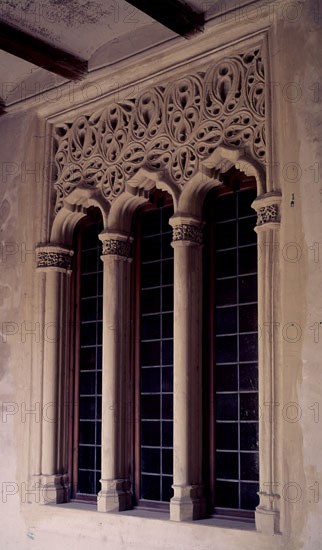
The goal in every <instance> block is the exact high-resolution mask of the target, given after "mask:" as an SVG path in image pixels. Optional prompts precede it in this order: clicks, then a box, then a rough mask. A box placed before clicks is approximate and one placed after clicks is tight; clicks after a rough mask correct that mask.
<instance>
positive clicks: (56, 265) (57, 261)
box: [36, 243, 74, 273]
mask: <svg viewBox="0 0 322 550" xmlns="http://www.w3.org/2000/svg"><path fill="white" fill-rule="evenodd" d="M73 254H74V251H73V250H70V249H69V248H65V247H63V246H60V245H57V244H51V243H48V244H40V245H38V246H37V247H36V262H37V263H36V267H37V269H38V270H39V271H60V272H63V273H66V272H67V273H70V272H71V271H72V257H73Z"/></svg>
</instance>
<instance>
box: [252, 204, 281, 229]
mask: <svg viewBox="0 0 322 550" xmlns="http://www.w3.org/2000/svg"><path fill="white" fill-rule="evenodd" d="M279 221H280V216H279V208H278V204H269V205H268V206H262V208H260V209H259V210H258V212H257V222H256V225H257V226H258V225H264V223H270V222H275V223H276V222H279Z"/></svg>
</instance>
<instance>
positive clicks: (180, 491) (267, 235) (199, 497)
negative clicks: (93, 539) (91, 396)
mask: <svg viewBox="0 0 322 550" xmlns="http://www.w3.org/2000/svg"><path fill="white" fill-rule="evenodd" d="M250 46H252V47H253V48H254V47H255V46H257V47H260V48H261V46H263V43H262V44H261V43H259V41H258V37H257V38H256V42H255V43H254V40H253V39H252V40H250V41H247V47H250ZM234 48H235V51H236V46H235V47H234ZM238 48H239V51H244V50H243V49H242V50H241V48H242V47H241V45H240V44H239V45H238ZM263 49H264V51H267V50H265V47H264V46H263ZM227 50H228V51H229V47H228V48H227ZM220 55H221V56H222V52H221V53H220ZM214 57H215V61H216V60H217V59H218V52H216V54H215V56H214ZM228 58H229V56H228ZM199 63H200V60H199V59H198V60H197V61H196V67H198V66H199ZM191 66H192V63H190V64H189V71H190V72H191ZM266 68H267V59H266ZM267 72H268V71H267ZM246 97H248V96H247V93H246ZM265 100H266V101H267V106H268V107H269V101H270V97H269V92H268V85H267V83H266V85H265ZM104 104H106V101H105V102H104ZM267 111H268V114H266V115H265V124H266V129H267V133H268V139H267V146H266V153H267V161H266V164H265V165H263V164H260V163H259V162H257V161H256V159H255V158H254V157H253V156H252V155H250V154H249V151H248V149H247V147H244V146H239V147H237V146H234V145H230V146H229V145H227V144H223V145H220V146H218V147H216V148H215V150H214V151H212V152H211V153H210V154H208V155H207V156H206V158H204V159H203V160H200V161H199V165H198V168H197V170H195V171H194V173H193V175H192V176H191V177H188V179H187V181H185V184H184V186H179V187H178V186H176V185H175V184H174V183H173V181H171V178H170V179H169V177H166V176H165V170H164V169H161V170H158V169H156V168H155V167H154V169H151V167H146V166H145V165H143V166H141V167H140V168H139V169H138V170H137V171H136V172H135V174H134V175H132V176H131V177H129V178H128V179H127V181H126V182H125V185H124V188H123V190H122V191H121V193H120V194H119V195H118V196H117V197H114V198H113V201H109V200H106V198H107V199H108V198H109V197H106V195H105V197H104V196H102V192H101V191H100V190H99V189H98V188H97V186H96V187H95V186H89V185H88V183H85V182H84V179H83V180H82V179H80V180H79V181H78V182H77V184H76V185H73V184H71V183H70V182H68V181H67V180H66V179H64V177H63V179H62V180H61V182H62V183H63V184H64V185H65V191H66V189H67V193H65V191H64V192H63V194H62V192H61V188H60V191H59V184H58V186H57V185H56V189H57V191H58V194H57V201H58V202H57V203H56V206H57V205H58V209H57V208H56V213H54V212H53V210H52V209H51V207H50V206H49V205H47V207H48V216H47V220H48V219H51V220H52V222H51V224H50V225H51V230H50V237H49V241H47V242H45V243H44V244H40V245H39V246H38V247H37V249H36V252H37V270H38V271H39V272H44V273H45V277H44V278H45V281H44V287H43V296H42V303H43V304H44V310H45V322H46V323H49V324H52V325H53V327H54V337H53V338H52V339H51V342H45V344H44V352H43V369H42V370H43V372H42V376H43V385H42V387H43V389H42V400H43V402H45V403H49V402H50V403H54V404H55V415H56V417H55V420H56V421H55V422H52V423H48V422H47V423H46V422H43V423H42V426H41V445H40V449H39V453H40V456H41V473H40V474H37V475H36V477H37V478H38V482H39V490H40V493H41V495H43V494H44V489H45V494H46V498H45V499H44V498H42V497H41V496H40V499H39V500H40V501H41V500H42V501H43V502H48V501H50V502H56V503H59V502H66V501H67V500H68V474H67V470H66V434H65V432H66V430H65V422H66V418H65V413H63V407H62V406H61V405H62V403H64V400H65V398H66V395H65V393H64V391H65V390H64V383H63V382H64V374H65V370H66V364H67V363H68V354H69V349H68V338H67V335H66V334H65V333H63V331H62V327H63V326H68V322H69V312H68V310H67V309H66V308H64V307H63V304H64V303H65V301H66V298H68V295H69V292H70V273H71V256H72V255H73V251H72V249H71V242H72V235H73V231H74V228H75V226H76V225H77V223H78V221H79V220H80V219H81V218H82V217H83V216H85V215H86V212H87V210H88V208H90V207H92V206H96V207H98V208H100V210H101V212H102V217H103V225H104V228H105V229H104V231H103V232H102V233H101V235H100V238H101V240H102V242H103V255H102V258H103V262H104V288H109V289H110V290H111V289H115V292H114V295H115V297H117V298H118V300H116V303H117V314H118V318H119V319H120V320H121V322H116V318H115V315H116V313H115V309H113V308H109V314H108V315H106V316H105V319H104V326H105V327H108V326H113V327H114V328H113V331H108V330H105V329H104V339H103V342H104V343H103V346H104V349H105V355H104V352H103V364H104V365H105V364H106V362H107V361H110V358H111V356H112V355H113V353H111V350H115V349H116V347H117V349H118V360H119V363H120V364H123V365H124V364H127V361H128V356H127V349H129V345H128V334H129V330H127V328H128V323H129V316H128V300H129V292H130V288H129V280H130V262H131V259H130V257H129V251H130V246H131V240H132V237H131V232H130V224H131V219H132V216H133V213H134V212H135V210H136V208H137V207H138V206H140V205H141V204H143V203H144V202H145V201H147V199H148V196H149V193H150V191H151V189H153V188H155V187H156V188H158V189H162V190H166V191H167V192H169V193H170V194H171V195H172V197H173V202H174V206H175V213H174V216H173V218H172V220H171V225H172V226H173V230H174V232H173V235H174V237H173V246H174V249H175V257H177V260H175V280H177V281H181V286H182V287H183V288H185V289H187V288H188V283H189V284H192V285H193V286H194V288H196V289H198V288H199V291H200V271H199V270H198V269H196V270H195V271H193V273H191V272H189V270H187V269H185V270H183V268H182V266H183V265H185V263H187V262H188V263H189V264H191V263H193V264H195V265H196V266H198V265H199V264H200V249H201V242H200V240H201V237H200V235H201V227H202V216H201V207H202V203H203V199H204V197H205V196H206V194H207V192H208V190H209V189H211V188H212V187H213V186H216V185H221V184H222V181H221V173H222V172H225V171H227V170H228V169H229V168H231V167H232V166H235V167H236V168H238V169H239V170H241V171H243V172H245V173H246V174H247V175H248V176H254V177H255V179H256V183H257V192H258V196H257V198H256V200H255V201H254V203H253V207H254V209H255V210H256V212H257V213H258V221H257V226H256V232H257V234H258V245H259V250H260V258H259V265H258V280H259V325H260V327H264V326H268V325H269V326H273V325H274V319H275V318H276V311H277V310H278V295H279V269H278V261H274V262H272V257H271V251H272V250H274V248H273V247H276V246H278V243H279V231H278V229H279V225H280V212H281V208H280V204H281V193H280V191H279V189H278V187H276V186H275V185H274V183H273V182H272V180H271V169H270V167H271V166H272V162H271V160H270V159H271V158H272V150H271V147H270V143H271V134H270V132H271V129H270V124H271V120H270V110H269V108H268V109H267ZM65 117H66V113H65V114H64V115H63V118H61V123H60V128H61V127H62V126H63V125H64V124H65V123H64V120H66V118H65ZM48 124H49V127H50V133H51V134H52V135H53V133H54V131H55V130H54V126H53V125H52V124H51V123H48ZM55 127H56V128H57V125H56V126H55ZM183 131H184V132H185V130H183ZM208 152H209V150H208ZM48 154H49V156H50V159H52V154H53V150H52V149H50V150H49V152H48V151H47V155H48ZM47 158H48V156H47ZM179 160H180V159H179ZM46 164H47V165H48V163H46ZM49 164H51V163H49ZM92 168H93V167H92ZM94 169H95V173H97V171H98V167H97V166H94ZM76 179H77V178H76ZM57 181H58V180H57ZM57 181H56V183H57ZM105 266H106V268H105ZM107 266H108V268H107ZM187 277H188V278H189V277H190V278H191V277H192V278H193V280H191V279H189V280H187ZM184 281H185V283H184ZM189 298H190V303H191V308H192V311H194V316H193V319H194V322H193V323H191V324H190V325H189V326H187V324H184V323H180V326H179V324H178V326H177V329H176V330H177V336H175V339H176V341H177V342H180V341H181V342H182V341H184V342H194V344H193V345H192V348H191V349H189V350H186V351H185V354H186V356H187V355H189V357H190V360H191V358H192V360H191V364H197V363H199V362H200V351H201V345H200V336H199V337H198V338H194V339H192V338H191V335H192V334H193V335H194V336H195V335H196V334H198V333H199V335H200V326H199V325H198V319H199V318H200V315H201V313H200V308H199V307H198V306H199V305H200V300H199V294H198V290H197V291H196V295H195V296H194V298H193V300H191V296H189ZM105 299H106V292H105V291H104V300H105ZM177 302H178V301H177ZM103 307H104V306H103ZM104 310H106V308H104ZM175 311H176V314H175V315H177V317H178V318H184V316H183V315H182V312H183V311H185V312H186V305H185V304H184V300H183V301H182V296H181V302H180V303H179V302H178V303H177V305H176V306H175ZM58 321H59V322H58ZM121 333H122V334H121ZM273 333H274V331H267V332H266V331H262V334H261V337H260V340H259V402H260V403H263V404H265V403H272V402H274V401H275V396H276V393H277V391H278V376H277V369H276V364H277V361H278V358H279V341H278V339H277V338H276V336H275V335H274V334H273ZM120 337H121V341H122V346H121V348H120V346H119V345H118V344H117V342H119V341H120ZM58 342H59V345H58V344H57V343H58ZM175 348H176V345H175ZM106 350H109V353H108V355H107V351H106ZM176 355H177V359H175V361H177V363H178V361H179V359H178V358H179V356H180V357H181V356H182V350H181V349H177V350H176V349H175V356H176ZM114 356H115V353H114ZM185 369H187V364H186V365H185V367H184V368H183V369H179V368H177V369H176V370H177V375H178V378H177V382H176V384H177V386H180V385H181V386H182V384H184V383H185V380H186V379H187V378H188V377H186V376H185V377H184V378H185V379H184V380H183V379H182V378H180V372H181V373H182V372H185ZM191 371H193V369H191ZM110 372H113V373H114V374H113V376H112V379H111V378H109V381H108V384H107V381H105V390H103V393H104V395H106V399H105V403H104V404H103V412H102V416H103V428H102V433H103V439H104V440H106V437H104V433H105V434H106V435H107V434H108V439H109V440H110V441H116V439H117V437H119V434H120V433H122V443H121V445H119V446H118V447H117V448H113V449H108V450H106V453H105V458H106V457H108V458H109V459H108V460H105V462H104V453H103V463H102V490H101V492H100V494H99V497H98V510H99V511H116V510H125V509H128V508H129V507H130V506H131V504H130V490H131V487H130V482H129V479H128V477H127V476H126V474H125V473H124V472H125V469H126V468H125V466H126V462H127V453H126V448H127V442H128V440H129V438H130V434H129V427H128V422H127V419H128V407H129V395H130V391H129V379H128V376H127V373H126V372H123V371H122V369H117V368H116V364H115V360H114V364H113V365H110ZM195 372H196V369H195V371H194V372H190V373H188V374H189V379H190V382H189V387H188V388H186V390H187V394H189V392H190V394H189V396H190V403H189V404H190V407H191V411H194V412H196V411H198V404H199V402H200V380H198V376H197V378H196V374H195ZM120 382H121V383H120ZM116 386H118V387H120V388H121V391H120V392H119V393H118V399H119V400H118V401H117V402H116V400H115V387H116ZM103 388H104V381H103ZM111 388H114V395H113V394H112V393H113V392H112V393H111V391H110V389H111ZM191 388H194V392H193V393H192V394H191ZM196 388H197V390H196ZM198 388H199V389H198ZM177 393H179V392H177ZM181 393H182V392H181ZM176 398H177V399H178V400H179V396H178V395H177V397H176ZM188 401H189V400H188ZM271 409H272V410H270V413H269V420H268V422H267V418H266V421H265V420H264V419H263V418H262V419H261V420H260V436H259V437H260V503H259V506H258V507H257V509H256V512H255V517H256V527H257V530H258V531H261V532H265V533H268V534H274V533H278V532H279V524H280V496H279V495H278V494H277V493H275V491H274V489H273V488H274V487H275V485H276V479H278V478H279V476H280V472H279V466H278V456H279V455H280V452H281V450H280V448H279V447H278V439H279V438H278V433H279V429H280V428H279V425H278V422H277V419H276V418H275V416H274V410H273V409H274V407H271ZM178 410H180V414H179V415H178V416H179V418H180V415H181V418H180V421H181V422H180V424H181V425H184V424H185V420H186V418H187V415H189V411H188V407H187V403H186V405H184V404H182V403H181V404H180V403H179V401H178V403H177V411H178ZM104 419H105V420H104ZM115 419H116V421H115ZM194 422H195V423H196V426H195V427H196V429H195V430H191V433H190V435H189V434H187V433H185V434H183V435H182V433H181V435H180V437H179V435H178V436H177V441H176V443H175V445H176V460H175V465H174V472H177V474H175V480H174V497H173V499H172V501H171V505H170V519H172V520H176V521H180V520H185V519H199V518H201V517H203V515H204V499H203V490H202V479H201V477H200V463H201V460H200V452H199V450H200V448H201V446H200V444H199V440H200V432H201V430H200V422H201V418H200V414H199V415H198V414H195V415H194ZM108 426H112V432H111V429H109V431H107V430H108ZM114 447H115V446H114ZM180 449H181V450H182V452H180ZM188 449H189V451H191V452H190V454H189V453H187V450H188ZM188 455H189V456H190V458H189V461H188V462H189V463H188V462H187V460H186V457H187V456H188ZM176 461H177V464H176ZM179 472H181V473H182V472H183V474H182V475H181V474H180V473H179Z"/></svg>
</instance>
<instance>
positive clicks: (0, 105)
mask: <svg viewBox="0 0 322 550" xmlns="http://www.w3.org/2000/svg"><path fill="white" fill-rule="evenodd" d="M5 112H6V104H5V102H4V101H3V99H2V97H0V116H1V115H3V114H4V113H5Z"/></svg>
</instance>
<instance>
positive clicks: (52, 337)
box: [36, 244, 73, 504]
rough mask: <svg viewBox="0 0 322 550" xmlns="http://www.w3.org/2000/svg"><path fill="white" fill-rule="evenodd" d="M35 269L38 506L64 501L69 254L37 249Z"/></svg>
mask: <svg viewBox="0 0 322 550" xmlns="http://www.w3.org/2000/svg"><path fill="white" fill-rule="evenodd" d="M36 253H37V269H38V271H44V272H46V282H45V303H44V319H45V326H44V359H43V394H42V411H43V414H42V456H41V475H40V479H39V502H41V503H43V504H47V503H57V504H58V503H60V502H65V501H66V500H67V499H68V475H67V464H65V465H64V464H63V462H64V460H63V457H62V448H63V445H64V442H63V431H64V428H65V427H64V426H63V423H64V418H65V410H64V407H65V406H66V402H64V401H66V399H67V396H64V373H65V369H66V368H67V365H65V359H66V348H68V341H67V340H66V334H67V332H68V331H67V330H66V329H67V324H68V312H69V286H70V281H69V279H70V274H71V260H72V255H73V251H72V250H69V249H67V248H63V247H60V246H56V245H51V244H49V245H46V246H39V247H37V250H36Z"/></svg>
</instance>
